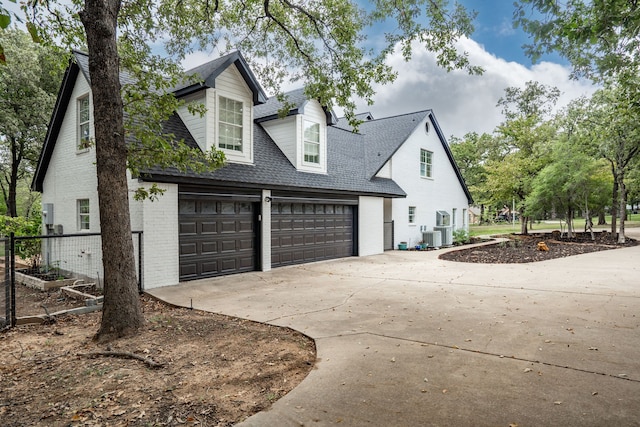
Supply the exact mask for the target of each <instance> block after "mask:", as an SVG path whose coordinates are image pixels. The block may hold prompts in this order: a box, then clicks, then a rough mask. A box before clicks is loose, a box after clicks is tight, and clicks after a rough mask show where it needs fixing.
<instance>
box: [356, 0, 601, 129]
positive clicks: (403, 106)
mask: <svg viewBox="0 0 640 427" xmlns="http://www.w3.org/2000/svg"><path fill="white" fill-rule="evenodd" d="M458 1H459V2H460V3H461V4H463V5H464V6H465V7H467V9H470V10H475V11H476V12H478V15H477V17H476V19H475V21H474V27H475V32H474V33H473V34H472V35H471V37H470V38H469V39H466V38H465V39H462V40H460V42H459V43H458V48H459V50H461V51H465V52H467V54H468V56H469V58H470V61H471V63H472V64H474V65H480V66H482V67H483V68H484V69H485V72H484V74H483V75H482V76H469V75H467V74H465V73H464V72H462V71H454V72H450V73H447V72H445V71H444V70H442V69H440V68H438V67H437V66H436V64H435V60H434V55H433V54H432V53H430V52H426V51H425V50H424V49H423V48H422V47H421V46H418V45H416V46H414V53H413V57H412V60H411V61H410V62H409V63H408V64H407V63H404V61H403V60H402V59H401V57H400V55H399V54H396V55H394V56H392V57H391V58H389V61H388V62H389V63H390V64H391V65H393V66H394V68H395V69H396V70H397V71H398V78H397V80H396V82H395V83H393V84H392V85H387V86H384V87H382V86H381V87H378V88H376V92H377V94H376V97H375V98H374V100H375V104H374V105H373V106H371V107H369V106H366V105H364V103H360V105H361V110H364V111H370V112H372V113H373V115H374V117H377V118H379V117H386V116H392V115H397V114H403V113H408V112H412V111H419V110H424V109H433V111H434V112H435V115H436V117H437V118H438V121H439V122H440V125H441V127H442V128H443V131H444V133H445V135H447V136H450V135H454V136H457V137H462V136H463V135H464V134H466V133H467V132H478V133H483V132H487V133H491V132H492V131H493V130H494V129H495V128H496V126H498V125H499V124H500V123H501V122H502V121H503V117H502V115H501V113H500V109H499V108H497V107H496V103H497V101H498V99H500V97H501V96H502V95H503V94H504V90H505V89H506V88H507V87H524V85H525V83H526V82H527V81H538V82H540V83H543V84H546V85H550V86H556V87H558V88H559V89H560V91H561V93H562V96H561V98H560V100H559V103H558V105H557V109H560V108H562V107H564V106H565V105H566V104H567V103H568V102H570V101H571V100H572V99H575V98H577V97H579V96H582V95H587V96H588V95H590V94H591V93H593V91H594V90H595V87H594V86H593V85H592V84H591V83H590V82H588V81H575V80H572V79H571V78H570V73H571V70H570V67H569V64H568V62H567V61H566V60H565V59H564V58H561V57H560V56H559V55H557V54H550V55H545V56H543V57H541V58H540V59H539V60H538V61H537V62H536V63H535V64H533V63H532V61H531V59H530V58H529V57H527V56H526V55H525V53H524V51H523V49H522V45H524V44H526V43H529V42H530V38H529V36H528V34H526V33H525V32H524V31H522V29H520V28H517V29H516V28H514V27H513V11H514V6H513V0H458ZM385 27H386V25H384V26H381V27H380V28H377V29H375V30H374V31H372V32H371V33H372V34H373V37H380V36H379V34H380V32H383V31H385V30H386V28H385Z"/></svg>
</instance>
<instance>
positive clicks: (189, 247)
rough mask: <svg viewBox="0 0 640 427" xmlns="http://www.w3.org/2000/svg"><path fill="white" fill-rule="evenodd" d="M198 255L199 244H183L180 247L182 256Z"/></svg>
mask: <svg viewBox="0 0 640 427" xmlns="http://www.w3.org/2000/svg"><path fill="white" fill-rule="evenodd" d="M196 253H198V245H197V243H195V242H193V243H183V244H181V245H180V255H181V256H182V255H195V254H196Z"/></svg>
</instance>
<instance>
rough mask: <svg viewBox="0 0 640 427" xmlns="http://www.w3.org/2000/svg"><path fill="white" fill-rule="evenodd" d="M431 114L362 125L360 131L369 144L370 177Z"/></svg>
mask: <svg viewBox="0 0 640 427" xmlns="http://www.w3.org/2000/svg"><path fill="white" fill-rule="evenodd" d="M429 113H431V110H425V111H418V112H416V113H409V114H403V115H400V116H394V117H385V118H384V119H378V120H369V121H366V122H363V123H361V124H360V127H359V129H358V131H359V133H361V134H362V135H364V138H365V141H366V144H367V151H366V156H367V157H366V164H365V168H366V173H367V174H368V175H369V176H374V175H375V174H376V173H378V171H380V169H381V168H382V166H384V164H385V163H387V161H388V160H389V159H390V158H391V156H393V154H394V153H395V152H396V151H397V150H398V148H400V147H401V146H402V144H404V142H405V141H406V140H407V138H409V135H411V133H413V131H414V130H415V128H416V127H417V126H418V125H419V124H420V122H421V121H422V120H424V118H425V117H426V116H427V115H428V114H429Z"/></svg>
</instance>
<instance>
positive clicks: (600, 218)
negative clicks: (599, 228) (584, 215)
mask: <svg viewBox="0 0 640 427" xmlns="http://www.w3.org/2000/svg"><path fill="white" fill-rule="evenodd" d="M598 225H607V217H606V216H605V214H604V209H603V210H601V211H600V212H598Z"/></svg>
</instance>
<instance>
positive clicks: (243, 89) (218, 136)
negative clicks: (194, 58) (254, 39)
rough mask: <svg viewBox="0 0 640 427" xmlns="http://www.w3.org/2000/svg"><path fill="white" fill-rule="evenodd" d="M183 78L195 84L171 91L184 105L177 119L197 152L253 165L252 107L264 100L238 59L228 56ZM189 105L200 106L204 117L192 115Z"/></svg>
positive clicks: (239, 57) (236, 53)
mask: <svg viewBox="0 0 640 427" xmlns="http://www.w3.org/2000/svg"><path fill="white" fill-rule="evenodd" d="M187 74H188V75H192V76H194V77H195V79H197V80H199V82H198V83H193V84H185V85H182V86H178V88H177V89H176V90H175V95H176V96H177V97H178V98H181V99H182V100H184V102H185V104H184V105H183V106H181V107H180V108H179V109H178V115H179V116H180V118H181V119H182V121H183V122H184V123H185V126H186V127H187V129H189V132H190V133H191V135H193V137H194V139H195V140H196V142H197V143H198V145H199V146H200V148H201V149H202V150H203V151H207V150H211V149H212V148H216V149H219V150H221V151H223V152H224V153H225V156H226V158H227V161H229V162H232V163H249V164H251V163H253V154H254V149H253V107H254V105H259V104H261V103H263V102H265V101H266V99H267V98H266V95H265V94H264V92H263V91H262V89H261V88H260V85H259V84H258V83H257V80H256V79H255V76H254V75H253V73H252V72H251V70H250V69H249V67H248V65H247V63H246V61H245V60H244V58H243V57H242V55H240V53H239V52H234V53H231V54H229V55H226V56H223V57H221V58H218V59H216V60H213V61H211V62H208V63H206V64H203V65H201V66H199V67H197V68H194V69H192V70H190V71H187ZM190 104H202V105H204V106H205V108H206V110H207V112H206V114H205V115H204V116H202V117H201V116H200V115H199V114H197V113H196V114H192V113H191V112H189V105H190Z"/></svg>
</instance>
